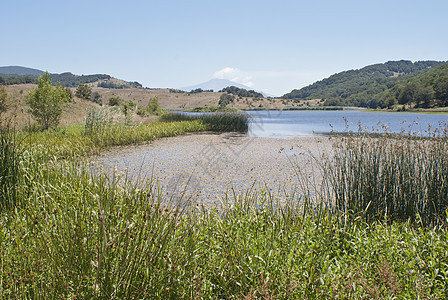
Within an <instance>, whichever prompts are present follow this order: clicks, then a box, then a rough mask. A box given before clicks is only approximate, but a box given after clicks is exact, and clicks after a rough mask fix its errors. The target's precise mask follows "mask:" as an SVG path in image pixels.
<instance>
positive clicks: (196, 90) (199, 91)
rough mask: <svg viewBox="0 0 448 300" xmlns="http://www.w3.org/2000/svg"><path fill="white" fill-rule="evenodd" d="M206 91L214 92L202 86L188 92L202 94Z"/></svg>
mask: <svg viewBox="0 0 448 300" xmlns="http://www.w3.org/2000/svg"><path fill="white" fill-rule="evenodd" d="M205 92H212V93H213V90H203V89H201V88H197V89H194V90H191V91H190V92H188V93H189V94H200V93H205Z"/></svg>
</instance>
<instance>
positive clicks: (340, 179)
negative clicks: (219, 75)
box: [0, 115, 448, 299]
mask: <svg viewBox="0 0 448 300" xmlns="http://www.w3.org/2000/svg"><path fill="white" fill-rule="evenodd" d="M183 118H184V117H179V116H170V117H167V119H164V120H163V122H154V123H150V124H140V125H131V126H130V125H123V124H114V123H112V122H107V121H105V120H107V118H105V117H104V116H101V115H100V116H98V115H96V116H95V115H91V116H90V118H87V122H86V124H83V125H77V126H69V127H66V128H62V129H59V130H56V131H46V132H26V131H21V132H14V131H8V130H6V129H2V131H1V136H0V138H1V143H0V147H1V149H0V151H1V152H0V154H1V157H2V161H1V168H0V170H1V172H2V173H1V176H0V185H1V186H0V190H1V198H0V201H1V202H0V204H1V214H0V223H1V226H0V247H1V249H0V251H1V261H0V266H1V267H0V270H1V271H0V272H1V273H0V298H2V299H9V298H25V299H28V298H30V299H39V298H44V299H47V298H48V299H53V298H58V299H86V298H89V299H90V298H93V299H134V298H135V299H316V298H318V299H319V298H336V299H445V298H446V297H447V295H448V286H447V282H448V241H447V238H448V232H447V229H446V222H447V204H448V188H447V184H448V159H447V158H446V150H447V145H446V143H447V138H446V135H447V133H446V131H444V130H443V129H435V130H434V131H432V133H431V137H430V138H419V137H417V136H406V135H398V136H397V135H388V134H379V135H375V136H371V135H370V134H367V133H363V132H358V133H356V134H347V135H343V136H333V137H331V139H332V142H333V151H332V153H330V154H328V155H326V156H325V157H322V158H319V160H320V165H321V169H322V174H323V185H322V186H319V187H315V186H312V185H309V189H308V191H307V192H304V193H302V194H300V195H297V196H296V197H295V198H294V199H295V200H294V201H281V200H278V199H273V197H271V195H270V194H269V193H268V192H265V191H261V192H253V191H250V190H249V191H247V192H246V193H244V194H240V195H227V196H226V197H224V198H223V199H222V205H221V207H219V208H216V209H205V208H203V207H200V206H197V205H195V199H192V198H189V199H187V198H185V199H183V201H181V202H179V201H176V202H171V201H170V200H171V199H169V198H168V199H167V198H166V196H165V195H166V194H165V193H164V187H163V186H160V185H159V184H158V182H157V180H155V179H154V178H146V179H143V180H142V181H141V182H130V181H127V180H126V178H121V177H120V176H122V175H119V174H118V173H117V174H116V176H114V177H112V178H107V177H105V176H102V175H99V174H93V173H92V171H91V170H90V167H89V165H88V163H86V162H85V160H84V158H86V157H89V156H91V155H95V154H97V153H100V152H101V151H102V150H105V149H107V148H109V147H113V146H119V145H129V144H137V143H146V142H150V141H154V140H156V139H157V138H161V137H168V136H174V135H179V134H185V133H187V132H197V131H205V130H218V131H225V130H237V129H235V128H241V127H240V125H238V124H240V121H235V120H236V119H235V117H234V115H231V116H229V117H228V118H229V120H234V121H229V123H233V122H235V124H236V125H235V126H228V127H226V128H227V129H223V128H222V127H220V126H217V127H215V128H213V125H212V124H214V123H213V122H212V121H210V120H201V119H194V120H192V119H189V120H184V119H183ZM217 118H218V119H219V120H222V118H223V116H222V115H219V116H218V117H217ZM219 123H221V121H218V122H217V124H219ZM242 130H243V131H244V129H242ZM297 180H299V181H301V182H302V183H303V184H304V185H305V186H306V185H307V184H309V183H310V182H311V181H310V180H312V179H309V178H308V177H307V174H302V173H300V172H299V171H298V178H297Z"/></svg>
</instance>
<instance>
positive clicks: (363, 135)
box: [327, 126, 448, 226]
mask: <svg viewBox="0 0 448 300" xmlns="http://www.w3.org/2000/svg"><path fill="white" fill-rule="evenodd" d="M426 134H427V136H426V137H421V136H419V135H417V134H416V133H412V132H408V133H405V132H403V133H402V134H399V135H396V134H391V133H388V132H385V133H383V134H378V133H377V134H375V135H373V136H372V135H371V133H370V132H366V131H362V132H361V131H360V132H358V133H356V134H347V135H345V136H339V137H338V138H334V139H333V140H334V156H333V157H332V158H331V161H332V162H331V163H330V164H329V166H328V170H327V171H328V172H331V174H332V185H333V191H334V197H335V204H336V207H337V209H338V210H339V211H342V212H344V213H347V214H348V215H352V216H355V217H357V216H362V217H364V218H366V219H367V220H369V221H376V220H387V221H400V222H404V221H407V220H410V221H411V222H412V223H420V224H421V225H423V226H435V225H439V224H441V223H444V222H446V217H447V214H446V213H447V208H448V156H447V155H446V153H447V149H448V147H447V145H448V144H447V142H448V140H447V127H446V126H444V127H441V128H438V129H435V130H430V129H429V130H428V131H427V132H426Z"/></svg>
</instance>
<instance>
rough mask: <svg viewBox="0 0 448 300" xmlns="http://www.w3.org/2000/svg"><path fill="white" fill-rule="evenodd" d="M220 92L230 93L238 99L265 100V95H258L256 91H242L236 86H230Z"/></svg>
mask: <svg viewBox="0 0 448 300" xmlns="http://www.w3.org/2000/svg"><path fill="white" fill-rule="evenodd" d="M219 92H222V93H228V94H232V95H235V96H238V97H253V98H263V94H261V93H258V92H256V91H254V90H249V91H248V90H246V89H241V88H238V87H236V86H229V87H226V88H224V89H222V90H220V91H219Z"/></svg>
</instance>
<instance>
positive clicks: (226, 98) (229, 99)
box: [218, 93, 235, 107]
mask: <svg viewBox="0 0 448 300" xmlns="http://www.w3.org/2000/svg"><path fill="white" fill-rule="evenodd" d="M234 100H235V96H233V95H229V94H227V93H226V94H222V95H221V96H220V97H219V102H218V104H219V106H221V107H226V106H227V105H229V104H230V103H233V101H234Z"/></svg>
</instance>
